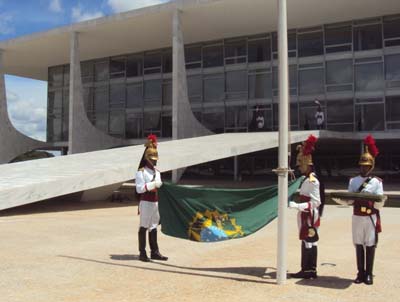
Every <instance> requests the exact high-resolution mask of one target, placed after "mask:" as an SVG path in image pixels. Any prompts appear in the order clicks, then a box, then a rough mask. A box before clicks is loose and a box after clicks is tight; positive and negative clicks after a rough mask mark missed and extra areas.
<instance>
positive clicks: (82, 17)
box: [72, 5, 104, 22]
mask: <svg viewBox="0 0 400 302" xmlns="http://www.w3.org/2000/svg"><path fill="white" fill-rule="evenodd" d="M102 16H104V14H103V13H102V12H100V11H96V12H90V13H89V12H83V11H82V8H81V6H80V5H78V6H75V7H73V8H72V20H73V21H74V22H81V21H86V20H91V19H96V18H100V17H102Z"/></svg>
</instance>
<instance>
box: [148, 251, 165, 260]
mask: <svg viewBox="0 0 400 302" xmlns="http://www.w3.org/2000/svg"><path fill="white" fill-rule="evenodd" d="M150 257H151V259H153V260H161V261H167V260H168V257H165V256H163V255H161V254H160V252H159V251H157V252H154V253H151V256H150Z"/></svg>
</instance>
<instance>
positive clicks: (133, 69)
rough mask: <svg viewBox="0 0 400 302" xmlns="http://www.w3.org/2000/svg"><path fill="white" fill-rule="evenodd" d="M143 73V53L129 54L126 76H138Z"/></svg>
mask: <svg viewBox="0 0 400 302" xmlns="http://www.w3.org/2000/svg"><path fill="white" fill-rule="evenodd" d="M142 74H143V57H142V56H141V55H132V56H128V58H127V61H126V76H127V77H137V76H141V75H142Z"/></svg>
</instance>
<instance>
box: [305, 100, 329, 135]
mask: <svg viewBox="0 0 400 302" xmlns="http://www.w3.org/2000/svg"><path fill="white" fill-rule="evenodd" d="M321 105H322V111H323V112H324V113H325V107H324V103H323V102H321ZM317 108H318V106H317V104H315V102H301V103H299V117H300V129H304V130H312V129H317V121H316V118H315V113H316V112H317ZM324 115H325V117H326V114H324ZM325 123H326V121H325Z"/></svg>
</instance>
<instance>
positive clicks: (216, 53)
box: [203, 45, 224, 68]
mask: <svg viewBox="0 0 400 302" xmlns="http://www.w3.org/2000/svg"><path fill="white" fill-rule="evenodd" d="M223 64H224V56H223V48H222V45H212V46H204V47H203V67H204V68H207V67H217V66H222V65H223Z"/></svg>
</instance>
